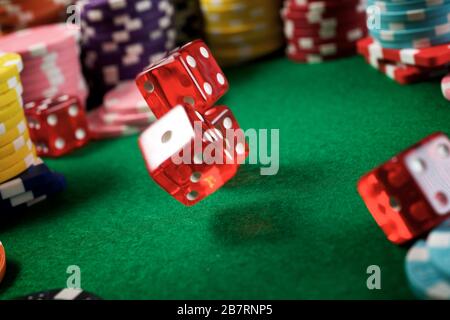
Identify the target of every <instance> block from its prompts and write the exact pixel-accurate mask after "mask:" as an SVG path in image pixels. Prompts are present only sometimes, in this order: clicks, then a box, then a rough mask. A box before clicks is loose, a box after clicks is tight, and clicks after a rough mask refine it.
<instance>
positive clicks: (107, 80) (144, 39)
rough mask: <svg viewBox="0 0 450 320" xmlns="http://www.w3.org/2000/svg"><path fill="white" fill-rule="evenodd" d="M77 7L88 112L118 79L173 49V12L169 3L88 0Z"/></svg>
mask: <svg viewBox="0 0 450 320" xmlns="http://www.w3.org/2000/svg"><path fill="white" fill-rule="evenodd" d="M80 4H81V35H82V37H81V40H82V41H81V43H82V62H83V68H84V74H85V76H86V79H88V82H89V83H88V84H89V88H90V90H91V96H90V99H89V106H90V107H97V106H98V105H100V104H101V102H102V99H103V95H104V94H105V93H106V92H107V91H109V90H110V89H112V88H113V87H114V86H116V85H117V84H119V83H120V82H122V81H124V80H131V79H134V78H135V77H136V75H137V74H138V73H140V72H141V71H142V70H143V69H144V68H145V67H146V66H147V65H149V64H150V63H152V62H154V61H157V60H159V59H160V58H161V57H163V56H164V54H165V53H166V52H167V51H170V50H172V49H173V48H174V47H175V41H176V30H175V26H174V8H173V5H172V3H171V1H169V0H152V1H150V0H139V1H126V0H92V1H80Z"/></svg>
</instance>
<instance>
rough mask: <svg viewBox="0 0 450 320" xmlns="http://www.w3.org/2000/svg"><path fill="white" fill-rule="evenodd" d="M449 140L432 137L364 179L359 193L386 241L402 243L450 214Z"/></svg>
mask: <svg viewBox="0 0 450 320" xmlns="http://www.w3.org/2000/svg"><path fill="white" fill-rule="evenodd" d="M449 182H450V140H449V139H448V137H447V136H446V135H444V134H443V133H436V134H433V135H431V136H429V137H427V138H425V139H424V140H422V141H421V142H419V143H418V144H416V145H414V146H412V147H411V148H409V149H408V150H406V151H404V152H402V153H400V154H399V155H397V156H396V157H394V158H392V159H391V160H389V161H388V162H386V163H385V164H383V165H381V166H380V167H378V168H376V169H375V170H373V171H372V172H370V173H368V174H366V175H365V176H363V177H362V178H361V179H360V181H359V182H358V192H359V194H360V195H361V197H362V198H363V200H364V202H365V204H366V206H367V208H368V209H369V211H370V212H371V214H372V215H373V217H374V218H375V220H376V222H377V223H378V225H379V226H380V227H381V228H382V230H383V231H384V233H385V234H386V236H387V237H388V239H389V240H390V241H392V242H394V243H397V244H402V243H405V242H407V241H409V240H412V239H414V238H416V237H418V236H420V235H422V234H423V233H425V232H427V231H429V230H430V229H432V228H433V227H435V226H437V225H438V224H440V223H441V222H442V221H444V220H445V219H446V217H448V216H449V215H450V184H449Z"/></svg>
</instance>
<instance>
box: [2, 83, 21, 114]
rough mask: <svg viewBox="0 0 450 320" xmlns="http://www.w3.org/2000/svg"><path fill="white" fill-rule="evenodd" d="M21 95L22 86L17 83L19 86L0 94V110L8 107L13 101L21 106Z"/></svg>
mask: <svg viewBox="0 0 450 320" xmlns="http://www.w3.org/2000/svg"><path fill="white" fill-rule="evenodd" d="M22 93H23V87H22V84H20V83H19V84H17V86H16V87H14V88H12V89H10V90H8V91H6V92H4V93H2V94H0V110H2V109H3V108H4V107H6V106H8V105H9V104H10V103H13V102H14V101H17V102H19V103H20V104H23V102H22Z"/></svg>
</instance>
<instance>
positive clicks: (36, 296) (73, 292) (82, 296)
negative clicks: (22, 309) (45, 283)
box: [15, 288, 102, 300]
mask: <svg viewBox="0 0 450 320" xmlns="http://www.w3.org/2000/svg"><path fill="white" fill-rule="evenodd" d="M15 300H102V298H99V297H98V296H96V295H93V294H92V293H89V292H87V291H84V290H81V289H67V288H66V289H55V290H49V291H43V292H37V293H33V294H29V295H27V296H25V297H21V298H17V299H15Z"/></svg>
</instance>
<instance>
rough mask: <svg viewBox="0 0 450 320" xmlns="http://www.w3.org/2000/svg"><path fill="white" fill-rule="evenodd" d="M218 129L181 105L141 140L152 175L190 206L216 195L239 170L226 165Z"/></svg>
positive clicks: (178, 198)
mask: <svg viewBox="0 0 450 320" xmlns="http://www.w3.org/2000/svg"><path fill="white" fill-rule="evenodd" d="M216 130H217V129H215V128H214V127H213V126H212V125H211V124H209V123H208V122H207V121H205V120H204V119H203V118H202V116H201V115H200V114H198V113H197V112H195V111H194V110H193V109H192V108H191V107H189V106H181V105H179V106H176V107H175V108H173V109H172V110H171V111H170V112H169V113H167V114H166V115H165V116H164V117H162V118H161V119H159V120H158V121H157V122H155V123H154V124H153V125H151V126H150V127H149V128H148V129H147V130H146V131H144V132H143V133H142V135H141V136H140V138H139V146H140V149H141V152H142V154H143V156H144V159H145V162H146V165H147V169H148V171H149V173H150V176H151V177H152V178H153V179H154V180H155V181H156V182H157V183H158V184H159V185H160V186H161V187H162V188H163V189H164V190H166V191H167V192H168V193H169V194H171V195H172V196H173V197H174V198H175V199H177V200H178V201H180V202H181V203H183V204H185V205H187V206H191V205H194V204H196V203H197V202H199V201H200V200H202V199H204V198H205V197H207V196H208V195H210V194H212V193H214V192H215V191H216V190H217V189H219V188H220V187H221V186H223V185H224V184H225V183H226V182H227V181H228V180H230V179H231V178H232V177H233V176H234V175H235V174H236V172H237V169H238V167H239V166H238V165H227V164H225V160H224V158H225V157H226V154H225V152H224V148H223V145H224V141H223V139H222V138H220V137H219V136H218V135H216V134H215V132H216ZM208 149H209V151H208ZM211 150H214V151H211ZM217 159H219V161H217ZM220 159H222V161H220Z"/></svg>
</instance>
